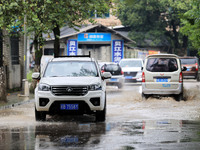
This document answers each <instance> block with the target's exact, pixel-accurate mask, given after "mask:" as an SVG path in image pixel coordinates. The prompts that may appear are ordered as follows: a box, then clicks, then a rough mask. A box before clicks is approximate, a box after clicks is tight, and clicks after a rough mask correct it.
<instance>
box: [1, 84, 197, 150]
mask: <svg viewBox="0 0 200 150" xmlns="http://www.w3.org/2000/svg"><path fill="white" fill-rule="evenodd" d="M199 85H200V83H198V82H196V81H193V80H187V81H186V82H185V83H184V88H185V90H184V91H185V93H184V97H185V99H186V101H180V102H177V101H175V100H174V98H173V97H160V98H154V97H150V98H148V99H147V100H146V101H142V99H141V94H140V93H141V86H140V84H126V86H125V87H124V88H123V89H122V90H119V89H117V87H108V88H107V89H108V91H107V118H106V121H105V122H104V123H99V122H98V123H96V122H95V118H94V117H93V116H73V117H70V116H54V117H48V118H47V121H46V122H36V121H35V118H34V104H33V103H28V104H24V105H21V106H17V107H14V108H11V109H6V110H0V150H1V149H2V150H7V149H8V150H10V149H14V150H18V149H19V150H26V149H33V150H34V149H35V150H40V149H41V150H43V149H50V150H57V149H61V150H63V149H81V150H82V149H114V150H126V149H148V150H149V149H152V150H154V149H199V147H200V93H199V90H200V87H199Z"/></svg>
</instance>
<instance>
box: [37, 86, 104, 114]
mask: <svg viewBox="0 0 200 150" xmlns="http://www.w3.org/2000/svg"><path fill="white" fill-rule="evenodd" d="M40 98H44V99H45V98H46V99H49V102H48V103H47V104H46V105H45V106H41V105H40V104H39V99H40ZM91 98H100V105H99V106H94V105H93V104H92V102H91V101H90V100H91ZM56 102H63V103H65V104H67V102H70V103H71V102H74V103H76V102H84V103H85V104H86V105H87V106H88V108H89V109H90V111H96V110H103V109H104V105H105V92H104V91H102V90H98V91H88V93H87V94H86V95H84V96H55V95H53V94H52V92H51V91H38V90H37V89H36V90H35V106H36V110H37V111H46V112H48V111H49V110H50V108H51V106H52V104H54V103H56Z"/></svg>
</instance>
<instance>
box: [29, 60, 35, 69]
mask: <svg viewBox="0 0 200 150" xmlns="http://www.w3.org/2000/svg"><path fill="white" fill-rule="evenodd" d="M34 67H35V61H34V60H33V61H32V62H31V63H30V64H29V68H30V69H33V68H34Z"/></svg>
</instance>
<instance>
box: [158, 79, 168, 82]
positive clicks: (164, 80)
mask: <svg viewBox="0 0 200 150" xmlns="http://www.w3.org/2000/svg"><path fill="white" fill-rule="evenodd" d="M156 82H168V79H167V78H157V79H156Z"/></svg>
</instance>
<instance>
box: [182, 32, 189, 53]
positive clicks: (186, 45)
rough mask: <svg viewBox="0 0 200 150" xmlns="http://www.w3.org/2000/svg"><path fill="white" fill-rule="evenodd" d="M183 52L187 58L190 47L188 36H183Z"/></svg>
mask: <svg viewBox="0 0 200 150" xmlns="http://www.w3.org/2000/svg"><path fill="white" fill-rule="evenodd" d="M182 47H183V51H184V55H185V56H187V47H188V37H187V36H183V45H182Z"/></svg>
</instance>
